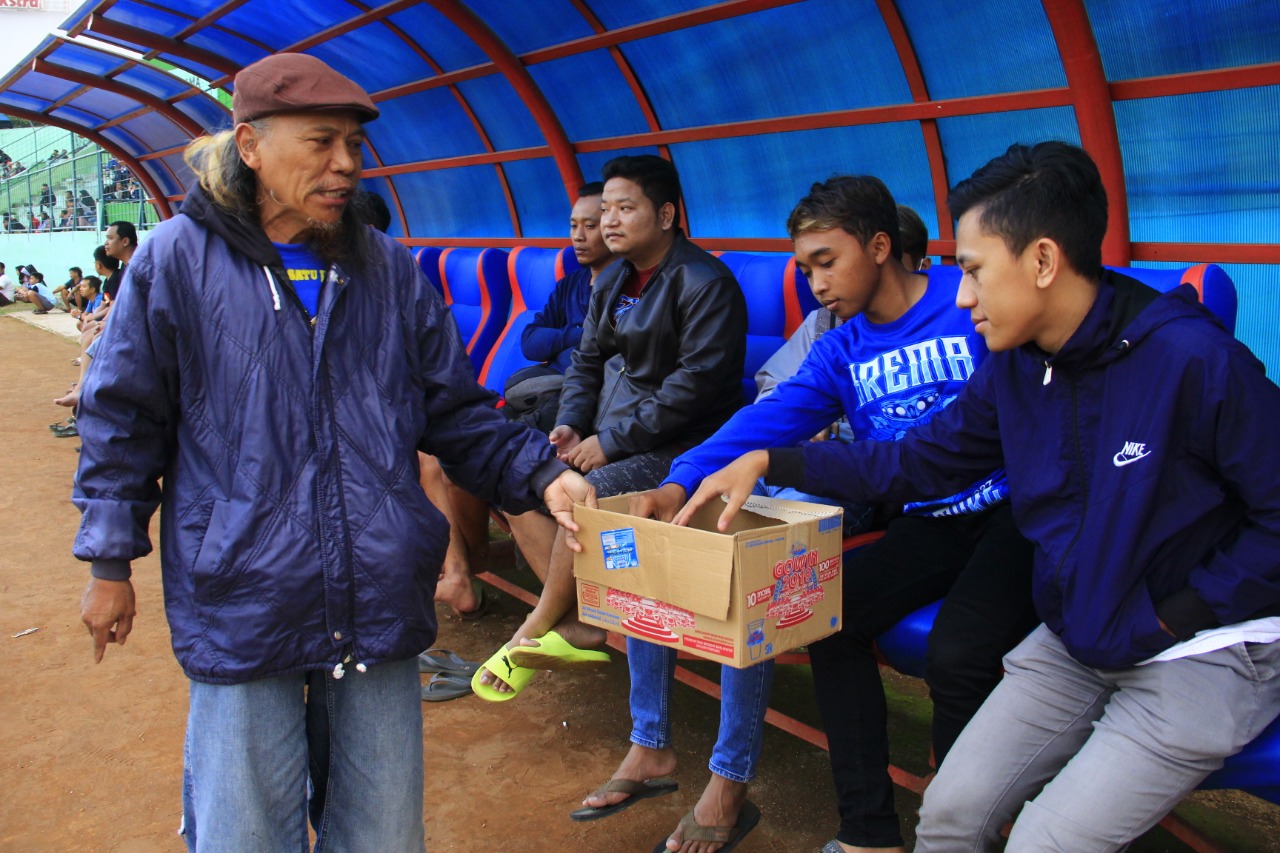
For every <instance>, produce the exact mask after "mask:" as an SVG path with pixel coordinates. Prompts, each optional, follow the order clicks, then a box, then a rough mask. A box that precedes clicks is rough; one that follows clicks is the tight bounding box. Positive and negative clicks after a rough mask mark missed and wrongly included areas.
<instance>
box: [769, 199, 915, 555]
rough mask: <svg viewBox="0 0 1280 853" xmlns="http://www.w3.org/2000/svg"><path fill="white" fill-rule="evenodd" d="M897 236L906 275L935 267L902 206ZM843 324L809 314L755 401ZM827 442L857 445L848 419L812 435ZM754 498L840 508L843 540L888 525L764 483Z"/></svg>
mask: <svg viewBox="0 0 1280 853" xmlns="http://www.w3.org/2000/svg"><path fill="white" fill-rule="evenodd" d="M898 235H899V237H900V238H901V242H902V266H903V268H904V269H906V270H907V271H908V272H919V273H921V274H923V273H924V271H925V270H927V269H928V268H929V266H930V263H931V261H930V260H929V258H928V256H927V255H926V252H927V251H928V248H929V231H928V229H927V228H925V224H924V221H923V220H922V219H921V218H920V215H919V214H918V213H916V212H915V211H914V210H912V209H911V208H909V207H907V206H906V205H905V204H900V205H898ZM843 322H844V320H843V319H841V317H840V316H839V315H838V314H836V313H835V312H833V311H829V310H827V309H826V308H815V309H814V310H812V311H810V312H809V313H808V315H806V316H805V318H804V321H803V322H802V323H801V324H800V326H799V327H798V328H797V329H796V330H795V332H793V333H792V334H791V337H790V338H788V339H787V342H786V343H785V344H783V345H782V346H781V347H780V348H779V349H778V351H777V352H775V353H774V354H773V355H771V356H769V360H768V361H766V362H765V363H764V364H763V365H762V366H761V367H760V369H759V370H758V371H756V391H757V394H756V400H757V402H758V401H759V400H762V399H763V398H765V397H767V396H768V395H769V394H772V393H773V389H774V388H776V387H778V384H779V383H781V382H783V381H784V380H787V379H790V378H791V377H792V376H794V375H795V373H796V371H797V370H799V369H800V365H801V363H803V362H804V359H805V356H807V355H808V354H809V350H810V349H812V348H813V342H814V341H816V340H817V339H818V338H820V337H822V335H823V334H824V333H826V332H829V331H830V330H832V329H834V328H835V327H836V326H839V325H840V324H841V323H843ZM827 439H835V440H837V441H853V440H854V435H853V429H852V427H850V426H849V419H848V418H846V417H842V418H840V420H838V421H836V422H835V423H834V424H832V425H831V426H830V427H829V428H827V429H824V430H823V431H822V432H820V433H818V435H816V436H814V440H815V441H825V440H827ZM756 493H757V494H760V495H765V496H768V497H772V498H782V499H783V500H792V501H809V502H810V503H825V504H829V505H831V506H839V507H841V508H842V509H843V510H844V521H843V532H844V535H845V536H855V535H857V534H859V533H866V532H869V531H871V530H876V529H879V528H882V527H883V526H884V525H885V523H887V518H885V517H883V516H880V517H877V508H876V506H875V505H874V504H855V503H850V502H848V501H840V500H836V499H835V498H823V497H820V496H818V495H808V494H805V493H804V492H801V491H798V490H796V489H792V488H789V487H784V486H770V485H768V484H767V483H765V482H764V481H763V480H761V482H760V485H759V486H758V487H757V489H756Z"/></svg>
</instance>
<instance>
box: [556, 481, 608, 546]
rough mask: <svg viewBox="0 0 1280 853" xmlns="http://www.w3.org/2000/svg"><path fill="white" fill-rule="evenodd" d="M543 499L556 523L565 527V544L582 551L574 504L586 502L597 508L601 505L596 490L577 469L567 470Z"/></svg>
mask: <svg viewBox="0 0 1280 853" xmlns="http://www.w3.org/2000/svg"><path fill="white" fill-rule="evenodd" d="M542 500H543V502H544V503H545V504H546V505H547V509H549V510H550V511H551V515H552V516H554V517H555V520H556V523H557V524H559V525H560V526H561V527H563V528H564V539H565V544H567V545H568V546H569V550H571V551H581V550H582V545H581V544H580V543H579V542H578V539H577V537H576V536H574V534H575V533H577V532H578V525H577V524H576V523H574V520H573V505H574V504H576V503H584V504H586V505H587V506H589V507H591V508H592V509H595V508H596V507H597V506H598V505H599V504H598V503H597V502H596V490H595V489H594V488H593V487H592V485H591V484H590V483H588V482H587V480H586V478H585V477H583V476H582V475H581V474H579V473H578V472H577V471H565V472H563V473H562V474H561V475H560V476H559V477H556V478H555V479H554V480H552V481H551V485H549V486H547V490H546V491H545V492H543V493H542Z"/></svg>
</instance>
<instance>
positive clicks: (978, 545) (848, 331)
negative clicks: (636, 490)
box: [632, 177, 1034, 853]
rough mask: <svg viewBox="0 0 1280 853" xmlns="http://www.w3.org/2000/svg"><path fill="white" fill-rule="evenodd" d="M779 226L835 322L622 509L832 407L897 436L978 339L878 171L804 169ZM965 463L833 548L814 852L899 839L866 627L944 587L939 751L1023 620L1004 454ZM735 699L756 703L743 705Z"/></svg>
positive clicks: (955, 385)
mask: <svg viewBox="0 0 1280 853" xmlns="http://www.w3.org/2000/svg"><path fill="white" fill-rule="evenodd" d="M787 230H788V232H789V234H790V235H791V238H792V240H793V241H794V245H795V253H796V261H797V265H798V266H799V268H800V269H801V271H802V272H803V273H804V274H805V275H806V277H808V279H809V284H810V287H811V288H812V289H813V293H814V295H815V296H816V297H817V298H818V301H819V302H821V303H822V305H823V307H824V308H825V309H826V310H829V311H833V312H835V313H836V314H837V315H838V316H840V317H841V318H842V319H844V320H845V322H844V323H843V324H842V325H841V326H839V327H838V328H836V329H833V330H832V331H829V332H827V333H826V334H824V335H823V336H822V337H821V338H819V339H818V340H817V341H816V342H815V343H814V344H813V347H812V349H811V350H810V352H809V354H808V356H807V357H806V358H805V360H804V362H803V363H802V364H801V366H800V368H799V370H798V371H797V372H796V374H795V376H793V377H792V378H791V379H790V380H788V381H785V382H783V383H782V384H780V385H779V386H778V387H777V389H776V390H775V391H774V393H773V394H772V395H770V396H769V397H766V398H765V399H764V400H761V401H760V402H758V403H756V404H755V405H753V406H751V407H750V409H746V410H743V411H742V412H739V413H738V414H737V415H735V416H734V418H733V419H731V420H730V421H729V422H728V423H727V424H725V426H724V427H723V428H722V429H721V430H720V431H719V432H717V433H716V434H715V435H714V436H712V437H711V438H710V439H709V440H707V441H706V442H704V443H703V444H702V445H700V446H699V447H696V448H694V449H693V450H690V451H689V452H688V453H686V454H684V455H683V456H681V457H680V458H679V459H677V460H676V461H675V464H674V465H672V467H671V474H670V476H669V477H668V478H667V480H666V481H665V482H664V483H663V484H662V486H661V487H660V488H659V489H657V490H655V491H653V492H649V493H648V494H646V495H642V496H639V497H638V498H637V499H636V500H635V501H634V503H633V506H632V510H633V511H634V512H637V513H639V514H642V515H648V516H653V517H657V518H660V519H665V520H670V519H671V518H672V517H673V516H675V515H676V512H677V510H679V508H680V506H681V505H682V504H683V503H684V502H685V499H686V496H688V495H690V494H692V493H693V492H694V490H695V489H697V488H698V486H699V483H701V482H702V480H703V478H704V477H706V476H707V475H709V474H711V473H713V472H714V471H716V470H717V469H718V468H720V467H721V466H723V465H726V464H728V463H729V462H731V461H732V460H734V459H735V458H737V457H738V456H739V455H740V454H742V453H745V452H747V451H749V450H753V449H756V448H768V447H774V448H783V447H794V446H795V445H796V442H798V441H801V440H803V439H805V438H807V437H809V436H811V435H813V434H814V433H815V432H816V431H817V430H819V429H821V428H822V427H823V426H825V425H827V424H830V423H831V422H832V421H834V420H836V419H837V418H839V417H841V416H842V415H845V416H847V417H848V420H849V424H850V425H851V431H852V434H853V437H854V438H855V439H856V440H855V441H854V442H853V443H852V444H853V445H855V446H861V445H876V446H884V447H892V446H895V445H896V444H897V443H898V442H899V440H901V439H902V437H903V436H904V435H911V434H913V433H914V432H915V431H916V430H918V429H920V428H922V427H923V426H924V425H925V424H928V423H929V422H930V421H932V420H934V419H935V418H937V417H938V416H939V414H940V413H941V412H943V411H945V410H946V408H947V407H948V406H950V405H952V404H953V402H954V400H955V399H956V398H957V397H958V396H959V395H960V394H961V392H962V390H963V389H964V387H965V384H966V382H967V381H968V380H969V378H970V376H971V375H972V374H973V372H974V370H975V368H976V366H977V364H978V363H979V361H980V360H981V358H982V357H983V356H984V355H985V348H984V347H983V346H982V340H981V338H980V337H979V336H978V335H976V334H974V332H973V328H972V325H971V324H970V322H969V318H968V316H966V314H965V313H964V312H962V311H958V310H956V307H955V298H956V288H955V286H954V285H952V286H947V285H944V284H941V283H939V282H933V283H930V282H929V280H928V278H927V277H925V276H919V275H913V274H912V273H911V272H909V271H908V270H907V269H906V267H905V266H904V265H903V264H902V262H901V255H902V252H901V249H900V243H899V239H900V238H899V226H898V211H897V206H896V205H895V203H894V200H893V197H892V196H891V195H890V193H889V190H888V189H887V188H886V187H885V185H884V184H883V183H882V182H881V181H879V180H878V179H876V178H872V177H837V178H832V179H830V180H828V181H826V182H824V183H821V184H815V185H814V186H813V187H812V188H811V190H810V193H809V195H808V196H806V197H805V198H803V199H801V200H800V202H799V204H797V206H796V208H795V210H794V211H792V213H791V216H790V218H789V219H788V221H787ZM844 444H845V443H844V442H838V441H824V442H805V443H804V445H803V446H804V447H809V446H813V445H831V446H837V445H840V446H843V445H844ZM969 475H970V476H969V478H968V479H967V480H966V481H965V482H960V483H956V484H955V486H954V487H953V489H952V490H950V491H949V492H944V493H941V494H944V495H949V496H948V497H943V498H942V499H939V500H933V501H929V502H926V503H917V504H908V505H907V506H905V507H903V506H902V504H901V503H898V504H897V505H896V506H894V507H890V508H889V509H890V511H891V512H892V513H895V514H896V517H894V518H893V520H891V521H890V522H889V523H888V525H887V527H886V529H885V534H884V536H883V538H881V539H879V540H878V541H876V542H874V543H872V544H870V545H867V546H864V547H862V548H859V549H857V550H856V551H853V552H852V553H851V554H850V555H849V556H848V558H847V559H846V560H845V563H844V584H843V589H844V598H843V601H844V624H843V627H842V628H841V630H840V632H838V633H837V634H834V635H833V636H831V637H828V638H826V639H823V640H821V641H819V642H816V643H812V644H810V645H809V656H810V660H811V662H812V665H813V676H814V690H815V693H816V695H817V700H818V709H819V711H820V713H821V715H822V721H823V725H824V727H825V729H826V733H827V741H828V744H829V747H830V757H831V769H832V773H833V776H834V780H835V786H836V794H837V806H838V808H839V812H840V827H839V830H838V833H837V835H836V839H835V840H834V841H832V842H831V843H830V844H829V845H827V851H826V853H839V851H848V850H860V849H885V848H889V849H899V850H900V849H901V848H902V844H903V841H902V835H901V830H900V827H899V821H898V816H897V814H896V812H895V810H894V803H893V783H892V780H891V779H890V777H889V772H888V756H889V743H888V732H887V729H886V726H887V711H886V707H885V695H884V688H883V685H882V684H881V681H880V670H879V665H878V663H877V660H876V656H875V652H874V648H873V644H874V642H875V638H876V637H877V636H879V635H880V634H881V633H883V632H884V631H885V630H887V629H888V628H890V627H892V626H893V625H894V624H895V623H896V622H898V621H899V620H901V619H902V618H904V617H905V616H907V615H909V614H910V613H911V612H912V611H914V610H916V609H918V608H920V607H922V606H924V605H926V604H929V603H930V602H933V601H936V600H937V599H939V598H943V597H944V596H945V600H944V603H943V606H942V609H941V612H940V613H939V615H938V619H937V621H936V623H935V628H934V631H933V633H932V635H931V636H930V639H929V652H928V667H927V671H926V675H925V679H926V682H927V683H928V685H929V689H930V693H931V695H932V697H933V701H934V720H933V745H934V752H935V755H936V757H937V760H938V761H942V759H943V758H944V757H945V756H946V754H947V751H948V750H949V749H950V747H951V744H952V743H953V742H954V740H955V738H956V736H957V735H958V734H959V732H960V730H961V729H962V728H963V727H964V725H965V723H966V722H967V721H968V720H969V718H970V717H972V715H973V714H974V713H975V712H976V711H977V709H978V707H979V706H980V705H981V704H982V701H983V700H984V699H985V698H986V696H987V695H988V694H989V693H990V691H991V690H992V689H993V688H994V687H995V684H996V683H997V682H998V681H999V678H1000V658H1001V656H1002V655H1003V654H1004V652H1006V651H1008V650H1009V649H1010V648H1012V647H1013V645H1014V644H1015V643H1017V642H1018V640H1020V639H1021V638H1022V637H1023V636H1024V635H1025V634H1026V632H1027V631H1028V630H1030V629H1031V626H1032V625H1033V624H1034V615H1033V611H1032V607H1031V583H1030V570H1031V549H1030V546H1029V544H1028V543H1027V542H1026V540H1024V539H1023V538H1022V537H1021V536H1020V535H1019V533H1018V531H1017V528H1016V527H1015V525H1014V523H1013V520H1012V513H1011V511H1010V508H1009V505H1008V503H1007V502H1006V501H1005V494H1006V490H1007V486H1006V483H1005V478H1004V472H1003V471H1001V470H999V466H998V465H990V466H988V467H987V468H986V469H985V470H982V471H977V470H970V471H969ZM771 485H783V486H794V487H796V488H798V489H799V490H800V491H801V492H804V493H808V494H817V495H826V496H829V497H835V498H839V499H841V500H842V501H844V500H853V501H856V502H858V503H863V504H871V503H875V502H878V501H880V496H879V495H861V494H853V495H844V494H841V493H839V492H838V491H835V490H832V489H831V488H829V487H828V488H822V489H819V488H811V487H810V486H811V484H810V483H809V482H807V481H806V482H805V483H803V484H799V485H797V484H794V483H781V484H778V483H771ZM753 488H754V487H753ZM957 490H958V491H957ZM748 491H751V489H749V490H748ZM935 497H936V496H935ZM890 500H892V498H890ZM886 502H887V501H886ZM726 696H728V693H727V692H726ZM764 698H767V697H764ZM761 701H762V702H763V701H764V699H763V698H762V700H761ZM736 713H737V714H739V715H742V716H748V717H750V716H762V712H761V714H759V715H755V714H753V712H752V709H750V708H748V709H738V710H737V711H736ZM636 749H638V748H634V749H633V751H635V750H636ZM655 759H656V756H655ZM645 769H647V767H646V766H645V765H641V770H640V772H644V770H645ZM672 849H674V848H672Z"/></svg>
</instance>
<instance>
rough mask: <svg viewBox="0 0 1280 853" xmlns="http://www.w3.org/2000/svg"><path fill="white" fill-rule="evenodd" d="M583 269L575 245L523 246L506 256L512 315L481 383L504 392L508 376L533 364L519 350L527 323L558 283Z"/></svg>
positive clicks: (491, 356)
mask: <svg viewBox="0 0 1280 853" xmlns="http://www.w3.org/2000/svg"><path fill="white" fill-rule="evenodd" d="M579 269H582V267H581V265H580V264H579V263H578V259H577V257H576V256H575V255H574V253H573V248H572V247H566V248H564V249H539V248H534V247H531V246H521V247H518V248H515V249H512V250H511V253H510V255H508V257H507V280H508V283H509V284H510V286H511V316H510V318H509V319H508V320H507V323H506V326H505V327H504V328H503V329H502V333H501V334H500V335H499V336H498V339H497V342H496V343H495V344H494V346H493V349H492V351H491V352H490V353H489V357H488V359H487V360H486V361H485V363H484V365H483V366H482V367H481V370H480V384H481V385H483V386H485V387H486V388H490V389H492V390H494V391H497V392H498V393H499V394H501V393H502V389H503V388H504V387H505V384H506V381H507V377H508V376H510V375H511V374H512V373H515V372H516V371H517V370H519V369H521V368H522V367H528V366H529V365H531V364H533V362H531V361H529V359H527V358H525V357H524V353H523V352H521V351H520V337H521V335H522V334H523V333H524V329H525V326H528V325H529V323H530V321H532V320H533V318H534V315H535V314H537V313H538V312H539V311H541V310H542V308H543V306H544V305H546V304H547V300H548V299H549V298H551V294H552V292H554V291H555V289H556V282H558V281H559V280H560V279H562V278H564V277H565V276H566V275H568V274H569V273H571V272H573V271H574V270H579Z"/></svg>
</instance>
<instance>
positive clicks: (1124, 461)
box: [1111, 450, 1151, 468]
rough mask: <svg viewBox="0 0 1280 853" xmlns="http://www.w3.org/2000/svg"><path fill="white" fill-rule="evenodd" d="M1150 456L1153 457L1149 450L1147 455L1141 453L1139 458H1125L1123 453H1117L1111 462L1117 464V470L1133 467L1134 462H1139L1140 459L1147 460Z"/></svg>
mask: <svg viewBox="0 0 1280 853" xmlns="http://www.w3.org/2000/svg"><path fill="white" fill-rule="evenodd" d="M1150 455H1151V451H1150V450H1148V451H1147V452H1146V453H1141V454H1139V455H1137V456H1125V455H1124V454H1122V453H1117V454H1116V455H1115V456H1112V457H1111V461H1112V462H1113V463H1115V466H1116V467H1117V468H1123V467H1124V466H1126V465H1132V464H1133V463H1134V462H1137V461H1138V460H1139V459H1146V458H1147V457H1148V456H1150Z"/></svg>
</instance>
